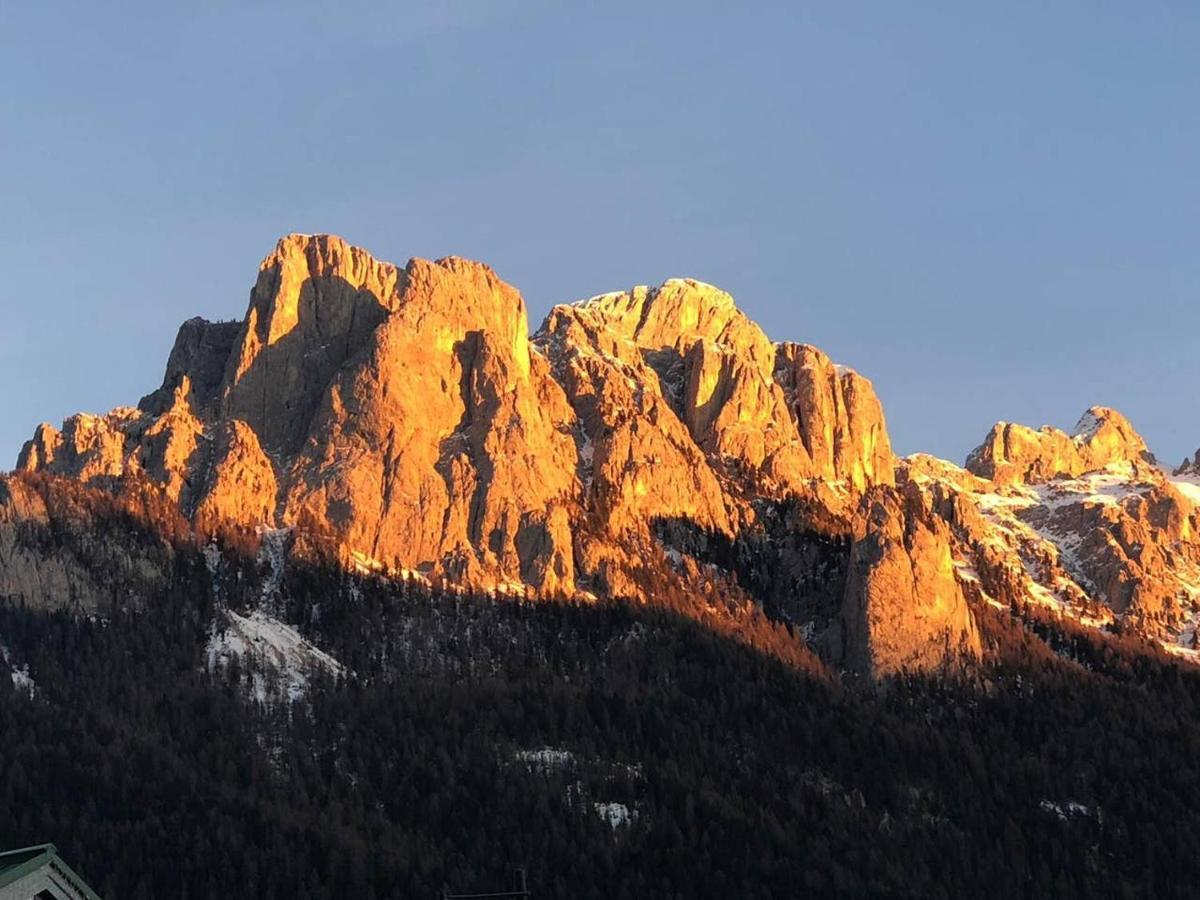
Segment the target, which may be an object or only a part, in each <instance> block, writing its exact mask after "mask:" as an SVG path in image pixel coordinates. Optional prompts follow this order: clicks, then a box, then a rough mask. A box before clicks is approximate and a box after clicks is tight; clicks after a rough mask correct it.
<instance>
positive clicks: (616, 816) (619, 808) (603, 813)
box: [592, 803, 639, 831]
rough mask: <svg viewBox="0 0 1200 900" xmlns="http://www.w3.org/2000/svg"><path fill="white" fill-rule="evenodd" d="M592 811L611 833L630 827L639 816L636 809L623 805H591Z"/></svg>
mask: <svg viewBox="0 0 1200 900" xmlns="http://www.w3.org/2000/svg"><path fill="white" fill-rule="evenodd" d="M592 809H594V810H595V811H596V815H598V816H599V817H600V819H601V821H604V822H607V823H608V825H609V827H610V828H612V830H613V831H616V830H617V829H618V828H625V827H628V826H629V825H632V824H633V823H634V822H636V821H637V820H638V816H639V813H638V809H637V807H634V808H633V809H630V808H629V807H628V806H626V805H625V804H624V803H593V804H592Z"/></svg>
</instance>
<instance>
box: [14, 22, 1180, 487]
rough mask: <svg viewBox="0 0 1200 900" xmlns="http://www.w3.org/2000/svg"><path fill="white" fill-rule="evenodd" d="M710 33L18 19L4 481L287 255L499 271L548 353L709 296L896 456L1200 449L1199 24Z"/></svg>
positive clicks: (762, 25) (141, 387)
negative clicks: (649, 292) (1089, 421)
mask: <svg viewBox="0 0 1200 900" xmlns="http://www.w3.org/2000/svg"><path fill="white" fill-rule="evenodd" d="M725 5H728V4H725ZM722 6H723V5H719V4H708V3H691V2H689V3H666V2H663V3H657V4H645V3H637V4H625V3H615V2H614V3H586V4H584V3H549V2H535V0H526V2H518V3H501V2H486V0H470V2H461V3H453V4H451V3H445V4H440V3H432V2H418V3H405V4H400V3H386V2H380V3H367V2H350V3H337V4H332V3H323V4H316V3H307V2H287V3H284V2H279V3H255V2H239V3H233V2H218V3H196V4H173V3H168V4H152V3H144V4H143V3H131V2H122V3H119V4H111V5H109V4H96V3H88V4H84V3H55V4H47V3H35V2H33V0H28V2H21V0H0V82H2V83H3V84H4V85H5V89H4V90H2V91H0V268H2V271H3V274H4V278H3V281H2V282H0V312H2V313H3V320H2V321H3V325H2V327H0V384H2V385H3V387H2V388H0V470H2V469H5V468H8V467H9V466H11V465H12V463H13V462H14V461H15V457H16V453H17V450H18V449H19V446H20V444H21V442H22V441H23V440H24V439H26V438H27V437H28V436H29V435H30V434H31V433H32V431H33V428H34V426H35V425H36V424H37V423H38V422H40V421H43V420H49V421H54V422H58V421H59V420H61V419H62V418H63V417H64V416H66V415H68V414H70V413H72V412H76V411H91V412H102V411H106V410H108V409H109V408H111V407H113V406H116V405H122V404H133V403H136V402H137V400H138V398H139V397H140V396H141V395H142V394H144V393H147V392H148V391H150V390H152V389H153V388H155V387H157V385H158V383H159V381H160V379H161V377H162V369H163V366H164V364H165V362H166V357H167V353H168V352H169V350H170V347H171V342H172V340H173V338H174V334H175V331H176V329H177V327H178V325H179V324H180V322H182V321H183V320H185V319H187V318H189V317H191V316H195V315H203V316H205V317H207V318H211V319H228V318H235V317H237V318H240V317H241V316H242V315H243V314H244V312H245V306H246V300H247V296H248V292H249V289H250V287H251V285H252V283H253V280H254V276H255V272H256V270H257V266H258V262H259V260H260V259H261V258H262V257H263V256H264V255H266V254H267V253H268V252H269V251H270V249H271V248H272V246H273V245H274V242H275V240H276V239H277V238H278V237H279V236H280V235H282V234H285V233H287V232H291V231H304V232H320V231H330V232H334V233H337V234H340V235H342V236H343V237H345V238H346V239H347V240H349V241H351V242H353V243H356V244H360V245H362V246H364V247H366V248H368V249H369V250H371V251H372V252H373V253H374V254H376V255H377V256H379V257H381V258H385V259H389V260H392V261H395V262H397V263H402V262H404V261H405V260H406V259H407V258H408V257H410V256H429V257H437V256H444V255H447V254H459V255H463V256H469V257H473V258H477V259H482V260H485V261H487V262H488V263H490V264H491V265H493V266H494V267H495V268H496V269H497V271H498V272H499V273H500V274H501V275H502V276H503V277H504V278H506V279H507V280H508V281H510V282H512V283H513V284H515V285H516V286H517V287H518V288H520V289H521V290H522V292H523V293H524V295H525V298H526V301H527V303H528V305H529V307H530V317H531V320H532V321H533V325H534V327H536V324H537V322H538V321H540V319H541V317H542V316H543V315H544V314H545V312H546V311H547V310H548V309H549V307H550V305H551V304H553V303H555V302H560V301H566V300H572V299H577V298H580V297H585V296H590V295H593V294H597V293H601V292H604V291H608V290H615V289H620V288H626V287H629V286H630V285H633V284H639V283H650V284H656V283H659V282H661V281H662V280H664V279H665V278H668V277H671V276H681V275H686V276H691V277H695V278H699V279H702V280H704V281H708V282H711V283H713V284H717V285H719V286H721V287H723V288H725V289H726V290H728V291H730V292H731V293H732V294H733V295H734V296H735V298H736V299H737V301H738V303H739V305H740V306H741V307H742V309H744V310H745V311H746V312H747V313H748V314H749V315H750V316H751V317H752V318H754V319H755V320H757V321H758V322H759V323H760V324H761V325H762V326H763V327H764V329H765V330H766V331H767V333H768V334H769V335H771V337H773V338H775V339H792V340H800V341H806V342H810V343H814V344H816V345H818V346H820V347H822V348H823V349H824V350H826V351H827V352H828V353H830V355H832V356H833V357H834V359H836V360H837V361H839V362H842V363H844V364H847V365H850V366H852V367H854V368H856V369H858V370H859V371H861V372H862V373H864V374H865V375H867V376H868V377H870V378H871V379H872V380H873V381H874V383H875V386H876V389H877V390H878V392H879V394H880V396H881V397H882V399H883V403H884V408H885V411H886V415H887V419H888V424H889V428H890V432H891V435H892V440H893V443H894V445H895V447H896V449H897V450H898V451H899V452H901V453H909V452H913V451H917V450H924V451H928V452H932V453H935V454H937V455H939V456H944V457H947V458H950V459H953V460H955V461H956V462H960V463H961V462H962V459H963V457H964V456H965V454H966V453H967V451H969V450H970V449H971V448H972V447H973V446H975V445H976V444H978V443H979V441H980V440H981V439H982V437H983V436H984V434H985V433H986V431H987V429H988V428H989V426H990V425H991V424H992V422H994V421H996V420H998V419H1006V420H1009V421H1019V422H1024V423H1026V424H1030V425H1034V426H1037V425H1041V424H1043V423H1050V424H1053V425H1057V426H1059V427H1063V428H1069V427H1070V426H1071V425H1072V424H1073V423H1074V422H1075V420H1076V419H1077V418H1078V417H1079V415H1080V413H1081V412H1083V410H1084V409H1085V408H1086V407H1087V406H1089V405H1092V404H1103V405H1108V406H1113V407H1116V408H1118V409H1120V410H1121V411H1123V412H1124V413H1125V414H1126V415H1127V416H1129V418H1130V419H1131V420H1132V421H1133V423H1134V425H1135V426H1137V427H1138V429H1139V430H1140V431H1141V432H1142V433H1143V434H1144V435H1145V437H1146V438H1147V440H1148V442H1149V443H1150V446H1151V448H1152V449H1153V450H1154V451H1155V452H1156V453H1157V454H1158V455H1159V456H1160V457H1161V458H1163V459H1164V460H1166V461H1168V462H1171V463H1177V462H1178V461H1179V460H1180V459H1181V458H1182V457H1183V455H1184V454H1185V453H1187V454H1190V453H1191V452H1192V451H1193V450H1195V449H1196V447H1197V446H1200V392H1198V391H1197V385H1198V384H1200V355H1198V354H1197V351H1196V335H1197V334H1198V333H1200V302H1198V298H1197V291H1198V286H1200V277H1198V276H1200V254H1198V252H1197V251H1198V246H1200V241H1198V238H1200V165H1198V161H1200V118H1198V116H1200V114H1198V113H1197V103H1196V98H1197V97H1200V56H1198V55H1197V53H1196V48H1197V47H1200V7H1196V6H1195V5H1191V4H1182V3H1181V4H1176V5H1170V4H1157V3H1126V4H1108V3H1066V2H1064V3H1055V4H1034V3H1014V2H1004V3H999V2H997V3H982V2H980V3H969V4H962V3H952V2H946V3H919V4H891V3H861V4H848V3H841V2H837V3H819V4H803V3H787V4H736V6H737V7H738V9H737V10H736V11H731V10H725V9H722ZM1051 7H1052V8H1051ZM647 8H649V9H650V10H652V11H647Z"/></svg>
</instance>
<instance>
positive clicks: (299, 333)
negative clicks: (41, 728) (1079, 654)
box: [18, 235, 978, 673]
mask: <svg viewBox="0 0 1200 900" xmlns="http://www.w3.org/2000/svg"><path fill="white" fill-rule="evenodd" d="M894 466H895V460H894V459H893V456H892V452H891V448H890V445H889V442H888V436H887V429H886V425H885V423H884V417H883V411H882V408H881V406H880V403H879V401H878V398H877V397H876V396H875V393H874V390H873V389H872V387H871V384H870V382H869V381H867V380H866V379H865V378H863V377H861V376H859V375H858V374H856V373H854V372H852V371H850V370H848V369H844V368H842V367H840V366H836V365H834V363H833V362H832V361H831V360H830V359H829V358H828V357H827V356H825V354H823V353H821V352H820V351H819V350H817V349H816V348H813V347H809V346H806V345H802V344H775V343H772V342H771V341H770V340H769V339H768V338H767V337H766V335H765V334H763V332H762V330H761V329H760V328H759V327H758V326H757V325H755V324H754V323H753V322H752V321H750V320H749V319H748V318H747V317H746V316H745V315H744V314H743V313H742V312H741V311H740V310H738V309H737V307H736V305H735V304H734V302H733V299H732V298H731V297H730V296H729V295H728V294H726V293H724V292H723V291H720V290H718V289H717V288H714V287H712V286H710V285H705V284H702V283H700V282H696V281H691V280H684V279H673V280H670V281H667V282H665V283H664V284H663V285H661V286H659V287H657V288H648V287H636V288H633V289H632V290H630V291H627V292H621V293H614V294H606V295H602V296H599V297H595V298H593V299H590V300H585V301H581V302H579V303H575V304H570V305H562V306H557V307H555V308H554V309H553V310H552V311H551V313H550V314H549V316H548V317H547V319H546V322H545V323H544V324H543V325H542V327H541V329H540V330H539V331H538V333H537V334H536V335H535V336H534V337H533V338H532V339H531V338H530V336H529V331H528V323H527V318H526V313H525V306H524V302H523V301H522V299H521V296H520V294H519V293H518V292H517V291H516V290H515V289H514V288H512V287H511V286H509V285H508V284H506V283H505V282H504V281H502V280H501V279H500V278H499V277H498V276H497V275H496V273H495V272H493V271H492V270H491V269H490V268H488V267H487V266H485V265H482V264H480V263H475V262H471V261H468V260H464V259H459V258H456V257H450V258H446V259H441V260H437V261H429V260H422V259H414V260H411V261H410V262H409V263H408V264H407V265H406V266H405V267H403V268H398V267H396V266H393V265H390V264H388V263H382V262H379V261H377V260H375V259H373V258H372V257H371V256H370V255H369V254H368V253H366V251H364V250H361V249H359V248H356V247H352V246H350V245H348V244H346V243H345V242H343V241H341V240H340V239H338V238H336V237H332V236H328V235H322V236H304V235H291V236H289V237H287V238H284V239H283V240H281V241H280V242H279V244H278V246H277V247H276V248H275V250H274V252H273V253H272V254H271V255H269V256H268V257H267V258H266V259H265V260H264V261H263V263H262V265H261V267H260V270H259V274H258V279H257V282H256V283H255V285H254V288H253V290H252V291H251V294H250V302H249V307H248V310H247V314H246V317H245V319H244V321H242V322H240V323H216V324H214V323H209V322H206V321H204V320H202V319H193V320H190V321H188V322H186V323H184V325H183V326H182V328H181V329H180V332H179V337H178V338H177V340H176V344H175V347H174V349H173V350H172V352H171V354H170V358H169V361H168V365H167V370H166V374H165V377H164V380H163V383H162V386H161V387H160V388H159V389H158V390H156V391H155V392H154V393H152V394H150V395H148V396H147V397H145V398H143V400H142V401H141V403H140V404H139V407H138V408H136V409H120V410H115V411H114V412H112V413H110V414H108V415H106V416H99V417H97V416H85V415H79V416H73V417H72V418H70V419H68V420H67V421H66V422H65V423H64V424H63V426H62V428H61V430H59V429H55V428H53V427H52V426H49V425H43V426H41V427H40V428H39V429H38V431H37V433H36V434H35V435H34V438H33V439H32V440H31V441H30V442H29V443H28V444H27V445H26V447H25V448H24V450H23V451H22V453H21V457H20V460H19V463H18V468H20V469H22V470H27V471H34V472H36V471H46V472H51V473H55V474H59V475H66V476H69V477H71V478H74V479H78V480H80V481H82V482H84V483H90V484H95V485H101V486H108V485H112V484H115V483H116V482H118V481H119V480H121V479H128V478H129V477H131V476H132V477H136V478H138V479H140V480H143V481H149V482H150V483H152V484H154V485H157V486H158V488H159V489H160V490H161V491H162V492H163V494H164V495H165V496H166V497H168V498H169V499H170V500H171V501H172V502H173V503H175V504H176V505H177V506H178V508H179V509H180V510H181V511H182V512H183V513H184V514H185V515H186V516H188V517H189V518H191V519H192V520H193V521H195V522H197V523H200V524H206V525H212V524H214V523H221V522H225V523H236V524H239V525H244V526H257V525H264V526H268V527H275V528H278V527H305V528H309V527H311V528H312V529H313V530H314V532H316V533H320V534H322V535H327V536H331V538H330V539H331V540H333V541H334V543H335V544H336V549H337V550H338V551H340V552H341V553H342V554H344V557H345V558H346V560H347V561H350V560H352V559H353V560H357V561H358V562H359V564H365V565H369V566H371V567H376V566H383V567H387V568H391V569H398V570H409V571H411V572H416V573H421V574H424V575H428V576H439V577H444V578H448V579H451V580H456V581H459V582H462V583H464V584H470V585H474V586H497V587H505V588H507V589H512V590H518V591H533V592H535V593H559V592H561V593H566V594H575V593H583V594H589V593H596V594H604V595H613V596H629V597H641V598H645V597H646V593H647V591H648V590H649V588H648V587H647V585H650V584H654V583H662V582H666V583H670V584H674V585H677V586H678V588H679V590H680V591H685V592H695V585H696V584H697V583H698V582H697V579H699V580H700V581H702V580H703V579H704V578H705V577H707V576H705V574H704V571H703V568H702V567H701V566H698V565H696V564H694V563H689V564H687V565H668V564H667V562H666V561H665V557H664V552H663V547H662V545H661V543H660V542H659V540H658V538H656V536H655V533H654V527H655V523H656V522H662V521H668V520H669V521H679V522H686V523H688V524H689V527H694V528H696V529H699V530H700V531H702V532H706V533H709V534H714V535H724V536H725V537H726V539H729V540H733V539H736V538H738V536H739V535H743V534H746V533H749V532H752V531H754V530H755V529H761V523H760V518H761V516H762V509H763V508H764V507H763V504H764V503H767V504H772V503H780V502H783V501H787V500H789V498H804V502H805V503H808V504H810V507H811V508H820V509H825V510H829V515H830V516H832V517H834V518H835V519H837V520H838V521H846V522H852V521H858V522H859V523H860V526H859V527H858V530H857V531H856V532H855V534H854V540H855V544H854V546H855V550H854V560H855V565H854V572H855V574H854V577H853V579H852V581H853V585H852V588H848V589H847V594H846V597H845V603H844V606H845V609H844V615H845V617H846V623H845V628H844V632H845V634H846V648H847V649H846V652H845V659H844V661H845V663H846V664H847V665H850V666H852V667H855V668H858V669H861V670H863V671H869V672H873V673H874V672H884V671H892V670H895V669H897V668H900V667H912V668H928V667H931V666H935V665H939V664H940V662H941V661H942V660H943V659H944V658H945V657H946V656H948V655H957V654H959V653H960V652H967V653H970V652H971V651H972V650H973V649H974V648H976V647H977V643H978V639H977V637H975V638H972V634H973V623H972V622H971V621H970V617H969V614H964V608H963V607H962V603H961V594H960V593H957V592H956V591H955V589H954V584H955V583H954V574H953V567H952V566H951V564H950V562H949V559H950V555H949V551H948V550H946V546H945V540H944V538H945V535H943V534H942V530H941V526H938V525H937V524H936V522H935V521H933V520H932V519H930V517H929V514H928V511H927V510H926V509H925V508H924V507H922V506H921V504H919V503H916V502H915V501H913V500H912V499H911V498H906V497H905V496H903V495H901V494H899V493H897V492H896V489H895V488H893V487H892V485H893V484H894V481H895V478H894ZM872 491H875V492H876V493H872ZM865 495H866V496H871V497H874V498H875V499H874V500H872V501H870V502H865V501H862V498H863V497H864V496H865ZM880 510H883V511H886V515H884V513H883V512H880ZM880 516H882V517H883V518H882V519H880V518H879V517H880ZM877 519H879V521H876V520H877ZM847 527H849V526H847ZM850 537H851V536H850V534H849V533H847V535H846V541H847V543H840V542H839V541H833V542H832V543H831V544H830V546H837V547H844V546H848V542H849V539H850ZM809 552H811V548H810V551H809ZM841 552H845V551H841ZM838 565H840V566H841V567H842V568H844V564H838ZM837 568H838V566H834V569H837ZM903 573H907V577H902V576H903ZM730 589H731V590H734V591H735V593H736V591H737V590H738V589H737V588H736V586H735V587H733V588H730ZM910 606H911V609H909V607H910ZM910 612H911V613H912V617H913V621H911V622H909V621H907V618H909V617H910V616H909V613H910ZM885 632H886V635H887V638H886V640H887V643H886V646H884V645H878V646H877V640H876V635H877V634H884V633H885ZM964 635H965V637H964ZM907 644H912V646H907Z"/></svg>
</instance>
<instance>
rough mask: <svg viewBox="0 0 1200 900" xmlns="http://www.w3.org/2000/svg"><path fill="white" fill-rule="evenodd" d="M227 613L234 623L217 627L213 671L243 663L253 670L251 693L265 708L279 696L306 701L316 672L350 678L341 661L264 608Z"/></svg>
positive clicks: (209, 650)
mask: <svg viewBox="0 0 1200 900" xmlns="http://www.w3.org/2000/svg"><path fill="white" fill-rule="evenodd" d="M224 615H225V616H226V617H227V619H228V625H227V626H226V627H225V628H224V629H223V630H220V631H218V630H217V628H216V626H215V625H214V626H213V631H212V634H211V636H210V637H209V640H208V645H207V647H206V648H205V655H206V659H207V661H208V668H209V671H217V670H218V669H226V668H228V667H229V666H230V665H231V664H232V663H233V661H234V660H235V659H236V660H238V661H239V662H240V663H241V665H242V666H243V667H244V668H247V669H250V670H251V671H250V673H249V677H250V688H251V694H252V696H253V698H254V700H255V701H256V702H258V703H260V704H268V703H269V702H270V701H271V700H273V699H275V698H276V697H283V698H285V699H286V700H287V701H288V702H289V703H290V702H295V701H296V700H299V699H301V698H302V697H303V696H304V695H305V694H306V693H307V691H308V686H309V682H310V680H311V678H312V675H313V673H314V672H317V671H325V672H328V673H329V674H331V675H334V676H337V677H341V676H343V675H344V674H345V667H344V666H342V664H341V663H340V662H338V661H337V660H336V659H334V658H333V657H332V656H330V655H329V654H328V653H326V652H325V651H323V650H321V649H320V648H319V647H317V646H316V645H315V644H313V643H312V642H310V641H308V640H307V639H306V638H304V637H303V636H302V635H301V634H300V633H299V632H298V631H296V629H294V628H293V627H292V626H290V625H287V624H285V623H284V622H280V621H279V620H277V619H273V618H271V617H270V616H268V615H267V614H266V613H264V612H262V611H260V610H255V611H254V612H251V613H250V614H249V615H245V616H243V615H240V614H238V613H236V612H233V611H232V610H226V611H225V613H224Z"/></svg>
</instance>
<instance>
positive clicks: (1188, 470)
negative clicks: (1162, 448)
mask: <svg viewBox="0 0 1200 900" xmlns="http://www.w3.org/2000/svg"><path fill="white" fill-rule="evenodd" d="M1175 474H1176V475H1193V476H1198V477H1200V450H1197V451H1196V453H1195V455H1194V456H1193V457H1192V458H1191V459H1187V458H1186V457H1185V458H1184V460H1183V462H1182V463H1180V464H1179V468H1178V469H1176V470H1175Z"/></svg>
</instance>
